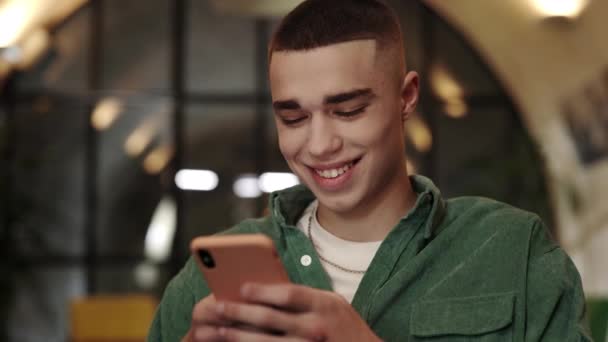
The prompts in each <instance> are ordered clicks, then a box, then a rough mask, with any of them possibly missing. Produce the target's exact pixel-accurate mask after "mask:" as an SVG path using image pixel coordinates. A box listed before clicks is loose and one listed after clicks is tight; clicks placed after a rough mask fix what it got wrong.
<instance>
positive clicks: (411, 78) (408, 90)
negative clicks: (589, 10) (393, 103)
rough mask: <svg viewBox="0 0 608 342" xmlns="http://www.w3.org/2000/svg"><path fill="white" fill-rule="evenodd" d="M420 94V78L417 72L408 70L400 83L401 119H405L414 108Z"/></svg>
mask: <svg viewBox="0 0 608 342" xmlns="http://www.w3.org/2000/svg"><path fill="white" fill-rule="evenodd" d="M419 94H420V79H419V77H418V73H417V72H415V71H409V72H408V73H407V74H406V75H405V77H404V78H403V83H402V84H401V91H400V97H401V120H402V121H403V122H405V121H407V120H408V119H409V117H410V116H411V115H412V113H414V111H415V110H416V105H417V104H418V95H419Z"/></svg>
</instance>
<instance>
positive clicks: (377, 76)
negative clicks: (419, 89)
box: [270, 40, 417, 213]
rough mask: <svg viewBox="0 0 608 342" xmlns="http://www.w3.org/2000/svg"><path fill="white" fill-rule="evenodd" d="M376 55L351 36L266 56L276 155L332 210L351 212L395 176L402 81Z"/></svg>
mask: <svg viewBox="0 0 608 342" xmlns="http://www.w3.org/2000/svg"><path fill="white" fill-rule="evenodd" d="M377 54H378V52H377V51H376V42H375V41H374V40H357V41H352V42H346V43H340V44H334V45H330V46H327V47H321V48H317V49H313V50H308V51H296V52H293V51H289V52H274V53H273V56H272V62H271V65H270V87H271V92H272V100H273V107H274V111H275V121H276V125H277V130H278V138H279V146H280V149H281V152H282V154H283V156H284V157H285V160H286V161H287V163H288V164H289V167H290V168H291V170H292V171H293V172H294V173H295V174H296V175H297V176H298V177H299V178H300V180H301V181H302V182H303V183H304V184H306V185H307V186H308V187H309V188H310V189H311V190H312V192H313V193H314V194H315V195H316V197H317V198H318V200H319V202H320V203H321V205H323V206H326V207H327V208H329V209H330V210H332V211H334V212H343V213H347V212H352V211H353V210H357V208H359V207H360V206H361V205H363V204H364V203H365V202H366V201H368V200H373V199H375V198H377V197H378V196H380V197H381V196H382V195H383V193H385V192H386V191H387V189H388V188H389V187H390V186H391V185H392V184H393V182H394V179H395V177H402V176H403V174H402V173H403V171H404V168H403V163H404V142H403V141H404V139H403V121H402V116H403V114H404V109H403V108H404V106H405V104H404V97H403V95H402V94H403V91H402V87H401V85H402V84H400V83H401V82H399V81H398V78H397V77H395V75H390V72H389V70H394V69H393V68H390V67H387V66H386V60H384V59H382V58H380V57H379V56H378V55H377ZM383 62H384V63H383ZM401 81H403V80H401ZM416 82H417V80H416ZM406 101H407V99H406ZM408 108H409V107H408ZM408 110H409V109H408Z"/></svg>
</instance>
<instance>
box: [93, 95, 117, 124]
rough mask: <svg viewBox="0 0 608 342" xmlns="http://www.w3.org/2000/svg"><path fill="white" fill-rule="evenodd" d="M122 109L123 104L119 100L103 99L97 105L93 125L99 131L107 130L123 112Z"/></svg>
mask: <svg viewBox="0 0 608 342" xmlns="http://www.w3.org/2000/svg"><path fill="white" fill-rule="evenodd" d="M122 109H123V104H122V102H121V101H120V100H119V99H116V98H107V99H103V100H101V101H100V102H99V103H98V104H97V106H96V107H95V110H94V111H93V115H92V116H91V124H92V125H93V127H95V128H96V129H97V130H99V131H102V130H104V129H107V128H108V127H110V126H111V125H112V123H113V122H114V121H115V120H116V118H117V117H118V115H119V114H120V112H122Z"/></svg>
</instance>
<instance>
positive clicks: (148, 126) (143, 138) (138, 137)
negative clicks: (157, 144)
mask: <svg viewBox="0 0 608 342" xmlns="http://www.w3.org/2000/svg"><path fill="white" fill-rule="evenodd" d="M154 134H156V126H155V125H154V124H153V122H152V121H146V122H145V123H143V124H142V125H141V126H139V127H137V128H136V129H135V130H134V131H133V133H131V134H130V135H129V137H128V138H127V140H126V141H125V146H124V148H125V152H126V153H127V155H129V156H130V157H133V158H135V157H137V156H138V155H140V154H141V153H142V152H143V151H144V150H145V149H146V147H147V146H148V145H149V144H150V142H151V141H152V138H154Z"/></svg>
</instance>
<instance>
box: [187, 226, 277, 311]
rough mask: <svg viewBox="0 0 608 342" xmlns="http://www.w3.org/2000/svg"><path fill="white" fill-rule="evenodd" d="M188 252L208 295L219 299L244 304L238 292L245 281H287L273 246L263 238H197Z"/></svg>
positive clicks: (261, 236)
mask: <svg viewBox="0 0 608 342" xmlns="http://www.w3.org/2000/svg"><path fill="white" fill-rule="evenodd" d="M190 249H191V251H192V255H193V257H194V259H195V260H196V262H197V264H198V267H199V269H200V270H201V272H202V273H203V277H204V278H205V280H206V281H207V284H208V285H209V288H210V289H211V292H213V294H214V295H215V297H216V298H217V299H219V300H225V301H237V302H241V301H243V300H242V298H241V294H240V290H241V286H242V285H243V284H245V283H246V282H256V283H260V284H278V283H287V282H289V277H288V276H287V272H286V271H285V268H284V267H283V264H282V263H281V259H280V258H279V255H278V254H277V252H276V249H275V247H274V244H273V242H272V240H271V239H270V238H269V237H267V236H266V235H263V234H239V235H214V236H205V237H197V238H195V239H194V240H192V242H191V244H190Z"/></svg>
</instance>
